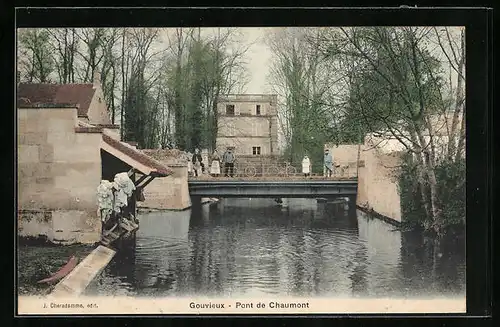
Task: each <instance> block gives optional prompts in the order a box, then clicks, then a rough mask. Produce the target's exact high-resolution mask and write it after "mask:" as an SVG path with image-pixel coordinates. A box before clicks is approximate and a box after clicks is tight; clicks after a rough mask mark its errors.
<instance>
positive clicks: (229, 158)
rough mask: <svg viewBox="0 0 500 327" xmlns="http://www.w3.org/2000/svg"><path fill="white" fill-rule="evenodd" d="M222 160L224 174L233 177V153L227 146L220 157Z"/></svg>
mask: <svg viewBox="0 0 500 327" xmlns="http://www.w3.org/2000/svg"><path fill="white" fill-rule="evenodd" d="M222 160H223V161H224V176H226V177H229V176H231V177H233V176H234V160H235V157H234V153H233V150H232V149H231V148H228V149H227V150H226V152H224V156H223V157H222Z"/></svg>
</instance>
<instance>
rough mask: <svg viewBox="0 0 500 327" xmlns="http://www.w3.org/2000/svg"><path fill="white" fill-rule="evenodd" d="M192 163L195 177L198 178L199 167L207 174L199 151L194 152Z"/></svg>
mask: <svg viewBox="0 0 500 327" xmlns="http://www.w3.org/2000/svg"><path fill="white" fill-rule="evenodd" d="M192 162H193V169H194V175H195V176H196V177H198V170H199V169H198V167H200V166H201V172H202V173H205V165H204V164H203V158H202V157H201V154H200V150H199V149H195V150H194V154H193V158H192Z"/></svg>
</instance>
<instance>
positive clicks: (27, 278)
mask: <svg viewBox="0 0 500 327" xmlns="http://www.w3.org/2000/svg"><path fill="white" fill-rule="evenodd" d="M93 248H94V247H92V246H84V245H67V246H63V245H60V246H58V245H43V246H41V245H32V244H23V245H20V246H19V247H18V250H17V272H18V273H17V274H18V275H17V282H18V294H19V295H44V294H48V293H50V291H51V289H52V287H53V285H48V284H37V281H39V280H41V279H44V278H47V277H49V276H51V275H52V274H54V273H55V272H57V271H58V270H59V269H60V268H61V267H62V266H64V265H65V264H66V262H67V261H68V260H69V258H70V257H71V256H73V255H74V256H76V257H77V258H78V259H79V261H81V260H83V258H85V257H86V256H87V255H88V254H89V253H90V252H91V251H92V250H93Z"/></svg>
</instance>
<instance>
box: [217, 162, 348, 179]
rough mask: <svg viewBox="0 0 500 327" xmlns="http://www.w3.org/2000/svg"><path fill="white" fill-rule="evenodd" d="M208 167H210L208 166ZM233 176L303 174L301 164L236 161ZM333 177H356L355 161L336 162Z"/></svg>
mask: <svg viewBox="0 0 500 327" xmlns="http://www.w3.org/2000/svg"><path fill="white" fill-rule="evenodd" d="M209 169H210V168H209ZM225 173H226V172H225V170H224V165H221V175H222V176H224V175H225ZM233 176H235V177H247V178H252V177H278V178H287V177H300V176H304V173H303V172H302V165H301V164H300V165H297V164H290V163H287V162H279V163H271V164H265V163H257V164H254V163H247V162H236V163H235V165H234V169H233ZM311 176H312V177H325V176H326V172H325V171H324V172H323V174H322V175H321V174H319V175H318V174H311ZM332 177H333V178H356V177H357V163H356V162H336V165H334V170H333V174H332Z"/></svg>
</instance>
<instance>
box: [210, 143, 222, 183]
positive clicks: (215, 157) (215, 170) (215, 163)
mask: <svg viewBox="0 0 500 327" xmlns="http://www.w3.org/2000/svg"><path fill="white" fill-rule="evenodd" d="M210 174H211V175H212V176H213V177H219V176H220V156H219V153H218V152H217V150H214V153H213V154H212V164H211V165H210Z"/></svg>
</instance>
